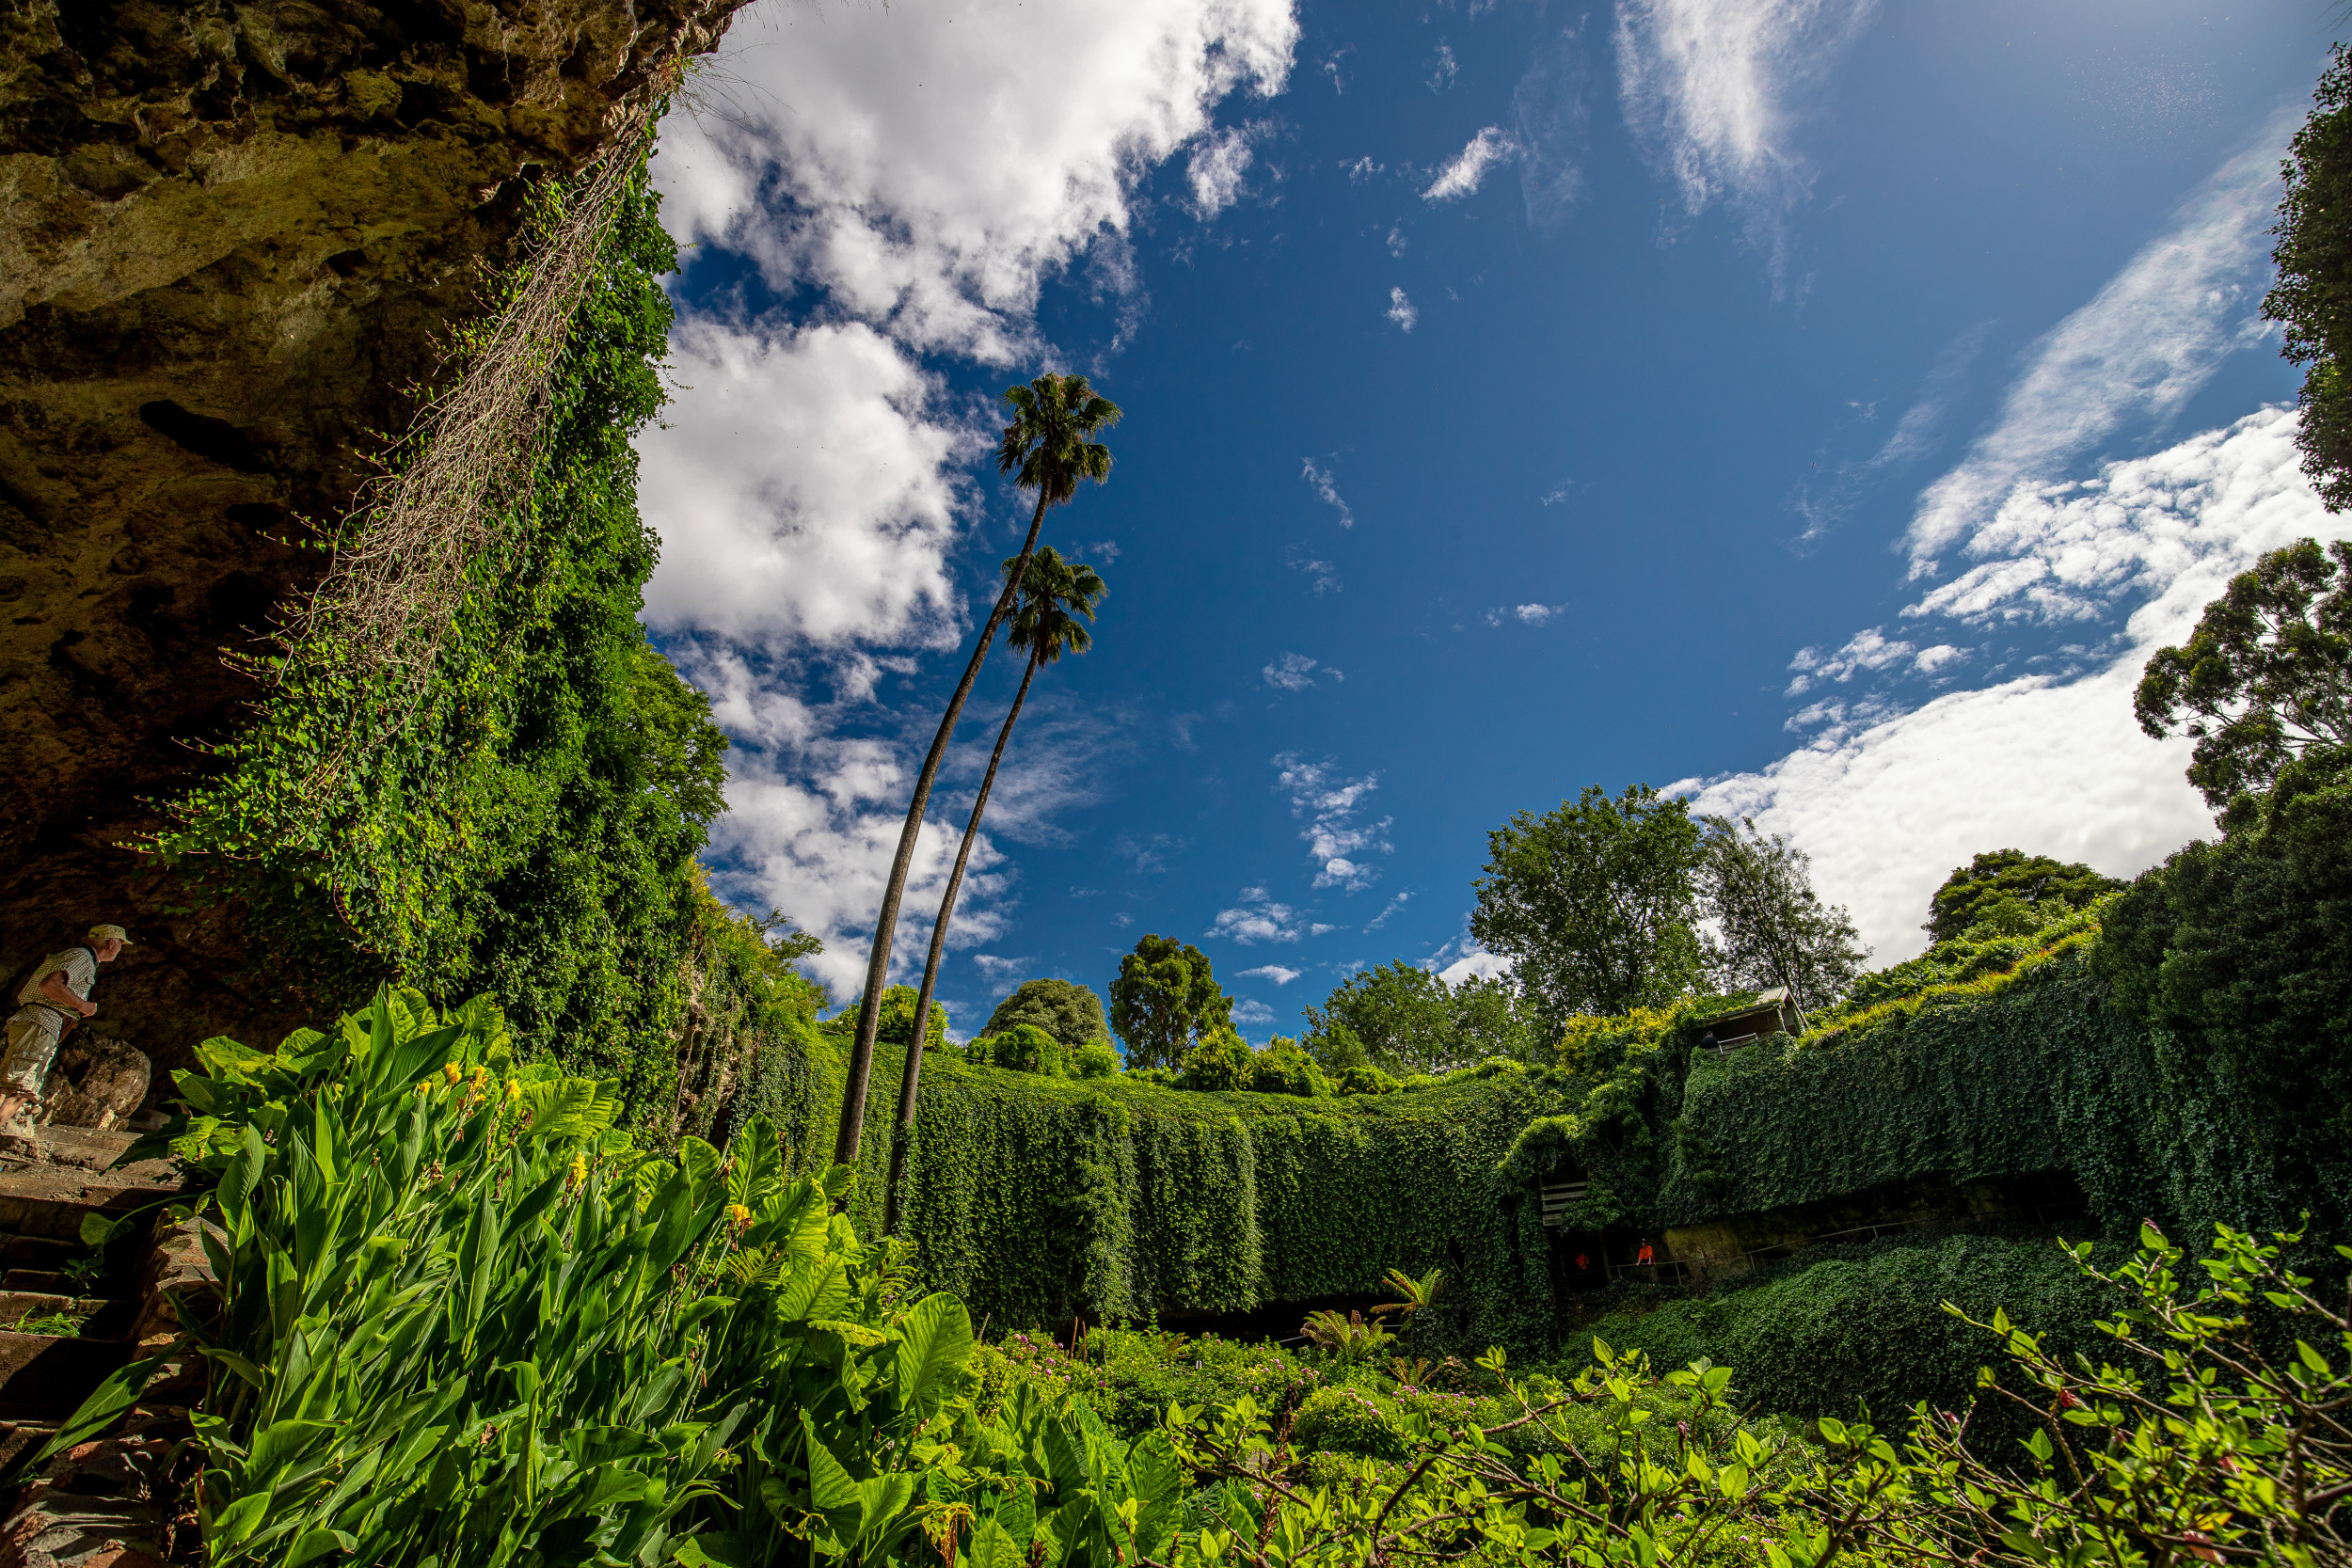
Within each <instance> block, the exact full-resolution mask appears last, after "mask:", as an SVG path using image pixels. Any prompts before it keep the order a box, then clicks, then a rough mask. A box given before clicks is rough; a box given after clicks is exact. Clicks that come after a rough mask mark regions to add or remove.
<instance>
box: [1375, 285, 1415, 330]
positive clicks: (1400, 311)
mask: <svg viewBox="0 0 2352 1568" xmlns="http://www.w3.org/2000/svg"><path fill="white" fill-rule="evenodd" d="M1383 314H1385V315H1386V316H1387V317H1388V318H1389V320H1391V321H1392V322H1394V323H1396V325H1398V326H1400V327H1402V328H1404V329H1405V330H1406V331H1407V332H1410V331H1411V330H1412V329H1413V324H1414V323H1415V322H1418V321H1419V320H1421V311H1420V310H1418V309H1415V308H1414V306H1413V302H1412V301H1411V300H1409V299H1407V298H1406V296H1405V291H1404V290H1403V289H1402V288H1393V289H1391V290H1390V291H1389V308H1388V309H1387V310H1386V311H1384V312H1383Z"/></svg>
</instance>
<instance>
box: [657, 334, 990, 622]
mask: <svg viewBox="0 0 2352 1568" xmlns="http://www.w3.org/2000/svg"><path fill="white" fill-rule="evenodd" d="M671 353H672V357H673V363H674V365H675V370H676V372H677V374H678V377H679V379H680V380H682V381H683V382H684V383H685V384H686V385H685V387H684V388H682V389H681V390H680V391H679V392H678V394H677V401H676V404H675V409H674V412H673V415H672V418H671V419H670V420H667V421H666V422H665V423H663V424H662V425H660V426H658V427H656V428H653V429H649V430H647V431H646V432H645V433H644V436H641V437H640V439H639V450H640V452H641V454H642V458H643V464H644V467H643V483H641V485H640V487H639V503H640V505H642V506H643V508H644V513H645V517H646V520H647V521H648V522H650V523H651V524H652V525H653V526H654V528H655V529H656V530H657V531H659V532H660V535H661V542H662V549H661V563H660V566H659V567H657V568H656V569H655V572H654V576H653V580H652V581H651V582H650V583H648V584H647V585H646V589H645V614H646V618H647V619H648V620H649V621H650V622H651V623H652V624H653V625H654V626H656V627H657V628H660V629H664V630H677V629H685V628H692V629H694V630H696V631H698V632H704V633H715V634H718V635H720V636H723V637H726V638H730V639H734V640H737V641H744V642H749V643H755V644H758V645H761V646H764V647H770V648H777V647H781V646H783V645H785V644H786V643H788V642H792V641H809V642H817V643H825V644H835V645H837V644H841V643H846V642H851V641H858V642H866V643H885V644H896V645H900V646H903V645H907V644H910V643H911V644H915V645H922V646H938V645H941V644H943V643H952V642H953V641H955V639H956V637H957V635H958V634H959V633H960V632H961V623H960V621H959V613H960V608H961V607H960V603H959V600H958V598H957V595H956V593H955V590H954V587H953V584H952V583H951V582H950V580H949V577H948V571H947V552H948V550H949V549H950V548H951V547H952V546H954V544H955V541H956V537H957V532H958V529H957V520H956V515H957V508H958V503H959V500H960V499H961V498H960V497H959V496H958V494H957V485H956V482H955V480H954V479H953V478H952V477H951V475H950V470H951V466H952V465H955V464H958V463H961V462H963V461H966V460H968V459H969V458H970V457H972V456H973V455H974V454H975V453H976V452H977V451H978V450H979V448H980V440H979V437H978V436H977V435H976V434H975V433H974V432H973V431H971V430H970V429H968V428H965V427H963V426H961V425H960V424H959V423H958V422H957V421H955V420H952V419H949V418H947V417H946V416H944V415H943V414H942V413H941V412H940V409H939V406H938V404H939V393H938V388H937V385H936V383H935V382H934V380H933V379H932V378H931V377H930V376H929V375H927V374H926V373H925V372H923V371H922V369H921V368H920V367H919V366H917V365H916V364H915V363H914V360H912V359H911V358H910V357H909V356H907V355H906V354H905V353H904V352H903V351H901V350H900V349H899V348H898V345H896V344H894V343H892V342H891V341H888V340H887V339H885V338H883V337H882V335H881V334H880V333H878V332H876V331H875V330H874V329H873V328H871V327H869V326H866V325H864V324H862V323H856V322H851V323H846V324H842V325H820V326H810V327H804V328H801V329H798V330H795V329H792V328H788V327H785V328H779V329H777V330H775V331H773V332H767V331H761V330H758V329H756V328H752V327H748V326H745V325H740V324H736V323H730V322H726V321H723V320H719V319H714V318H710V317H690V318H689V319H687V320H686V321H684V322H681V323H680V324H679V325H678V328H677V331H676V333H675V335H674V337H673V339H672V342H671Z"/></svg>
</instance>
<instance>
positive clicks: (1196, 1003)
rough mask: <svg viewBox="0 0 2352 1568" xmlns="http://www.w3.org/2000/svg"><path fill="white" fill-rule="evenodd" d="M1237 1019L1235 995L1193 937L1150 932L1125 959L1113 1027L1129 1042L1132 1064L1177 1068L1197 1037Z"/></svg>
mask: <svg viewBox="0 0 2352 1568" xmlns="http://www.w3.org/2000/svg"><path fill="white" fill-rule="evenodd" d="M1232 1022H1233V999H1232V997H1230V996H1228V995H1226V994H1225V991H1224V989H1223V988H1222V987H1220V986H1219V985H1218V984H1217V983H1216V974H1214V972H1212V970H1211V969H1210V966H1209V959H1208V955H1206V954H1204V953H1202V952H1201V951H1200V949H1199V948H1198V947H1195V946H1193V945H1192V944H1191V943H1190V942H1178V941H1177V940H1176V939H1175V938H1173V937H1163V936H1147V937H1145V938H1144V939H1143V940H1142V941H1141V942H1136V950H1135V951H1134V952H1132V953H1130V954H1128V955H1127V956H1126V957H1125V958H1121V959H1120V961H1119V978H1118V979H1116V980H1113V981H1112V982H1111V1027H1112V1028H1114V1029H1116V1030H1118V1031H1119V1037H1120V1039H1122V1040H1124V1041H1126V1043H1127V1065H1128V1066H1129V1067H1131V1068H1150V1067H1173V1066H1175V1065H1176V1063H1177V1061H1178V1059H1179V1058H1180V1057H1182V1056H1183V1055H1184V1053H1185V1052H1186V1051H1187V1050H1189V1049H1190V1048H1191V1046H1192V1044H1193V1042H1194V1041H1195V1040H1197V1039H1200V1037H1202V1036H1204V1035H1206V1034H1207V1033H1209V1032H1210V1031H1211V1030H1212V1029H1216V1028H1220V1027H1221V1028H1226V1029H1231V1028H1232Z"/></svg>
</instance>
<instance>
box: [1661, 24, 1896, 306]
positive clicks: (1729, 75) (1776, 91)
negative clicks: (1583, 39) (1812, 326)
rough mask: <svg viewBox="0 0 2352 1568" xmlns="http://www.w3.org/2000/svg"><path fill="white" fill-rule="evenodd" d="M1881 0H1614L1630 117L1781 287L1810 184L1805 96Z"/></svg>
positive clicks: (1814, 94) (1665, 164) (1691, 206)
mask: <svg viewBox="0 0 2352 1568" xmlns="http://www.w3.org/2000/svg"><path fill="white" fill-rule="evenodd" d="M1877 8H1878V7H1877V0H1617V37H1616V42H1617V87H1618V93H1619V96H1620V98H1621V100H1622V101H1623V103H1624V105H1625V117H1626V122H1627V124H1628V125H1629V126H1630V127H1631V128H1632V130H1633V133H1634V135H1635V136H1636V138H1637V139H1639V140H1640V142H1641V143H1642V144H1643V146H1644V147H1645V149H1646V150H1648V152H1649V154H1650V156H1651V157H1652V158H1653V159H1654V160H1656V162H1657V163H1658V164H1659V165H1660V166H1661V168H1662V169H1663V170H1664V171H1665V172H1666V173H1667V174H1668V176H1669V177H1670V178H1672V179H1673V181H1674V182H1675V183H1676V185H1677V188H1679V190H1680V191H1681V193H1682V203H1683V208H1684V210H1685V211H1686V212H1688V213H1691V214H1699V213H1702V212H1705V211H1706V210H1707V209H1708V207H1711V206H1713V205H1714V204H1715V203H1717V202H1719V201H1720V202H1723V203H1724V204H1725V205H1726V206H1728V207H1729V208H1730V209H1731V211H1732V213H1733V214H1734V215H1735V216H1736V217H1737V218H1738V220H1739V222H1740V229H1741V231H1742V233H1743V234H1744V236H1745V238H1746V239H1747V241H1748V243H1749V244H1750V245H1753V246H1755V247H1756V249H1757V250H1759V251H1761V252H1763V253H1764V255H1765V257H1766V258H1767V264H1768V267H1769V270H1770V273H1771V276H1772V285H1773V292H1774V293H1776V294H1777V293H1780V292H1781V290H1782V288H1783V287H1784V285H1785V280H1786V275H1787V272H1788V254H1789V253H1788V214H1790V213H1791V212H1792V211H1793V210H1794V209H1795V208H1796V207H1797V206H1798V204H1799V203H1801V202H1803V201H1804V199H1805V198H1807V197H1808V196H1810V195H1811V194H1812V189H1813V170H1812V166H1811V165H1810V163H1809V162H1808V161H1807V160H1806V159H1805V157H1804V153H1803V151H1802V150H1800V148H1799V147H1798V132H1799V129H1800V128H1801V126H1802V124H1803V122H1804V119H1806V118H1807V107H1808V105H1812V104H1817V103H1820V101H1821V99H1822V97H1823V93H1822V88H1823V87H1825V85H1826V84H1827V82H1828V79H1829V78H1830V76H1831V75H1832V74H1834V73H1835V71H1836V68H1837V66H1838V65H1839V64H1840V63H1841V62H1842V61H1843V60H1844V58H1845V56H1846V54H1847V52H1848V51H1849V50H1851V48H1852V47H1853V44H1854V41H1855V40H1857V39H1859V38H1860V37H1861V36H1862V33H1863V31H1864V30H1865V29H1866V28H1867V26H1868V24H1869V23H1870V19H1871V17H1872V16H1873V15H1874V14H1875V13H1876V11H1877Z"/></svg>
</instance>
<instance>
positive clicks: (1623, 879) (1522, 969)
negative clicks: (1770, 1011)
mask: <svg viewBox="0 0 2352 1568" xmlns="http://www.w3.org/2000/svg"><path fill="white" fill-rule="evenodd" d="M1486 844H1487V851H1486V874H1485V875H1484V876H1482V877H1480V878H1479V879H1478V880H1477V881H1476V883H1475V884H1473V885H1474V886H1475V888H1476V890H1477V893H1478V906H1477V908H1476V909H1475V910H1474V911H1471V914H1470V934H1471V935H1472V936H1474V937H1476V938H1477V939H1478V940H1479V942H1482V943H1484V944H1485V946H1486V950H1487V951H1488V952H1490V953H1495V954H1498V955H1500V956H1501V957H1502V958H1506V959H1508V960H1510V963H1511V968H1512V977H1513V981H1514V983H1515V984H1516V986H1517V987H1518V992H1519V995H1520V997H1521V999H1522V1001H1523V1002H1525V1003H1526V1004H1527V1005H1528V1006H1529V1007H1530V1008H1531V1009H1532V1010H1533V1012H1534V1014H1535V1016H1536V1017H1537V1018H1539V1019H1540V1020H1541V1021H1542V1024H1543V1027H1544V1030H1545V1032H1546V1034H1547V1035H1549V1033H1551V1032H1553V1031H1555V1030H1556V1029H1557V1027H1558V1026H1559V1024H1560V1023H1561V1022H1562V1021H1564V1020H1565V1019H1566V1018H1567V1017H1569V1016H1570V1015H1571V1014H1575V1013H1621V1012H1624V1011H1626V1010H1627V1009H1628V1008H1630V1007H1637V1006H1657V1005H1659V1004H1661V1003H1664V1002H1668V1001H1671V1000H1672V999H1674V998H1675V997H1677V996H1680V995H1683V994H1684V993H1686V992H1688V991H1689V990H1691V989H1692V987H1693V986H1694V985H1695V984H1696V982H1697V981H1698V978H1699V976H1700V974H1701V973H1702V970H1703V968H1704V962H1705V958H1706V954H1705V950H1704V949H1703V948H1702V947H1701V945H1700V943H1699V937H1698V931H1697V928H1696V922H1697V918H1698V903H1697V891H1696V886H1695V877H1696V874H1697V872H1698V869H1699V866H1700V863H1701V861H1702V858H1703V856H1704V849H1703V847H1702V845H1701V834H1700V831H1699V826H1698V824H1697V823H1695V822H1693V821H1692V819H1691V809H1690V807H1689V805H1688V804H1687V803H1685V802H1684V801H1681V800H1668V799H1667V798H1666V797H1664V796H1662V795H1661V794H1659V793H1658V791H1656V790H1655V789H1652V788H1651V787H1650V786H1649V785H1647V784H1634V785H1632V786H1630V787H1629V788H1628V789H1627V790H1626V792H1625V793H1624V794H1623V795H1621V796H1619V797H1617V798H1616V799H1615V800H1611V799H1610V798H1609V796H1608V794H1607V793H1606V792H1604V791H1603V790H1602V789H1601V787H1600V786H1599V785H1598V784H1593V785H1589V786H1587V787H1586V789H1585V791H1584V793H1583V794H1582V795H1581V796H1579V797H1578V798H1577V799H1576V800H1568V801H1563V802H1561V804H1560V806H1559V808H1558V809H1557V810H1554V811H1550V812H1547V813H1546V814H1545V815H1543V816H1535V815H1534V814H1533V813H1530V812H1520V813H1518V815H1517V816H1513V817H1512V818H1511V820H1510V821H1509V822H1507V823H1505V824H1504V825H1503V826H1502V827H1501V828H1498V829H1496V830H1495V831H1494V832H1491V833H1489V834H1487V835H1486Z"/></svg>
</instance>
